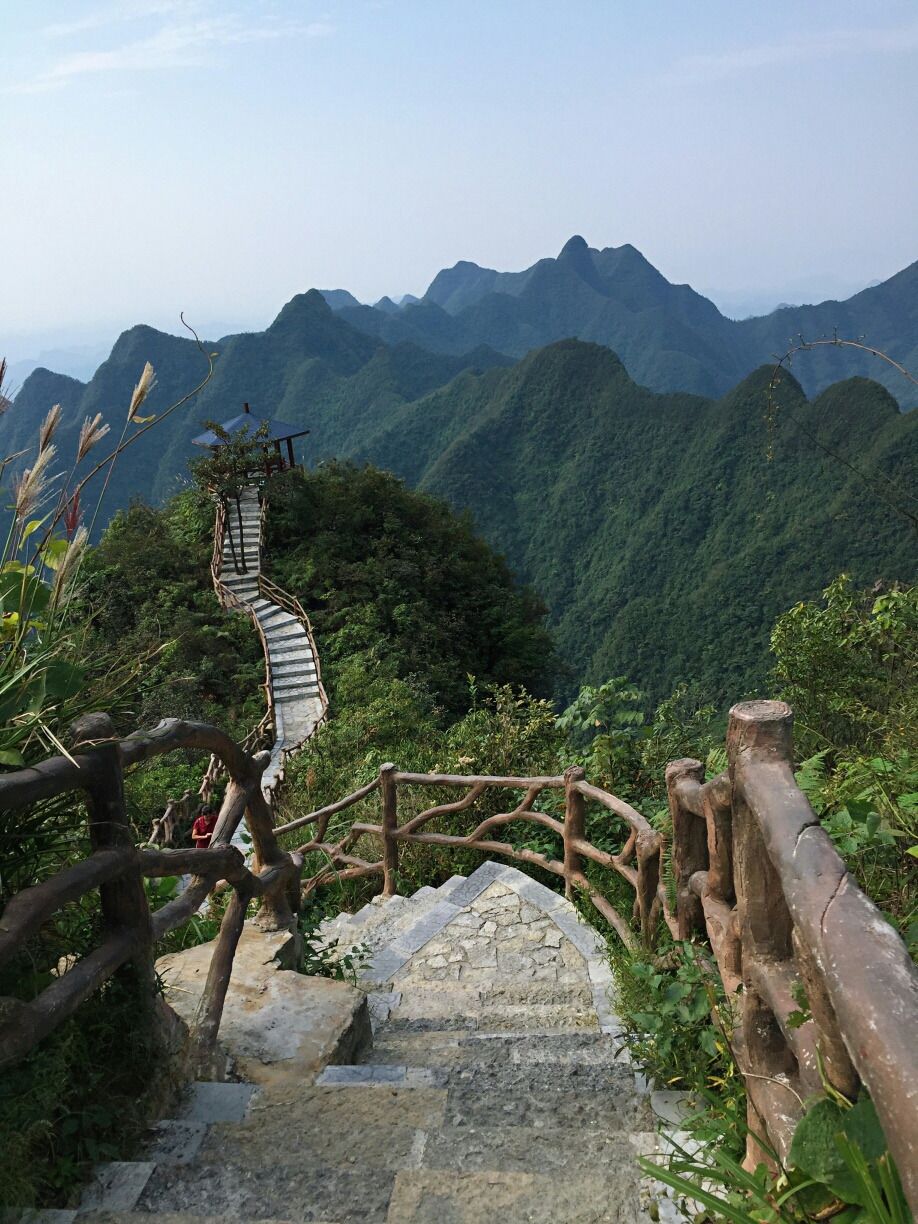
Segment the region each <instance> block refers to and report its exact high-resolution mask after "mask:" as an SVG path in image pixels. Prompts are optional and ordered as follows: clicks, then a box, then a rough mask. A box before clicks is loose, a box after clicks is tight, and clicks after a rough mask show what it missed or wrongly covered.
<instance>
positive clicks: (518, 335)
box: [332, 235, 918, 407]
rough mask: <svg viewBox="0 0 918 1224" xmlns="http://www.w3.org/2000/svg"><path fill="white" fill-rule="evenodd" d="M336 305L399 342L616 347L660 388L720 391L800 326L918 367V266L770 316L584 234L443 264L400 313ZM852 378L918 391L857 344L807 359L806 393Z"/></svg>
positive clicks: (909, 402)
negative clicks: (514, 253)
mask: <svg viewBox="0 0 918 1224" xmlns="http://www.w3.org/2000/svg"><path fill="white" fill-rule="evenodd" d="M343 301H344V299H342V298H338V297H334V298H332V302H333V308H334V309H335V310H338V311H339V313H340V315H341V317H342V318H344V319H347V320H348V322H350V323H353V324H354V326H355V327H358V328H361V329H362V330H364V331H366V332H368V333H371V334H373V335H376V336H379V337H381V338H382V339H385V340H387V341H389V342H390V343H395V342H396V341H398V340H413V341H414V342H415V343H416V344H422V345H425V346H426V347H428V348H436V349H440V350H442V351H444V352H450V353H458V352H464V351H466V350H468V349H471V348H474V347H475V346H476V345H478V344H489V345H491V347H493V348H496V349H498V350H499V351H500V352H502V353H510V354H512V355H513V356H515V357H524V356H525V355H526V354H527V353H528V352H530V351H531V350H532V349H534V348H539V347H541V346H543V345H546V344H551V343H553V342H554V341H556V340H562V339H566V338H569V337H573V336H576V337H579V339H581V340H592V341H594V342H595V343H597V344H604V345H606V346H607V347H608V348H611V349H612V350H613V351H614V352H616V353H617V354H618V356H619V357H620V358H621V359H622V361H623V362H624V364H625V368H626V369H627V371H628V373H629V374H630V375H631V377H632V378H633V379H634V380H635V382H639V383H642V384H643V385H645V386H648V387H650V388H652V389H653V390H654V391H691V392H695V393H697V394H699V395H714V396H720V395H723V394H725V393H726V392H727V391H728V390H729V389H730V388H731V387H732V386H734V385H735V384H736V383H738V382H739V381H740V379H742V378H744V377H745V376H746V375H747V374H749V373H751V371H752V370H754V369H755V368H756V366H758V365H761V363H762V362H765V361H769V360H770V359H771V357H772V355H773V354H774V353H784V352H786V351H787V349H788V348H789V347H790V345H791V344H795V343H797V337H798V336H799V335H800V334H801V333H802V334H803V335H804V336H805V337H806V339H807V340H815V339H818V338H819V337H820V336H823V335H827V336H831V335H832V334H833V332H834V330H835V329H836V328H837V329H838V334H839V335H840V336H841V337H842V338H847V339H855V338H857V337H861V336H863V337H865V339H866V342H867V343H868V344H869V345H871V346H872V347H874V348H877V349H880V350H882V351H884V352H888V353H889V355H890V356H891V357H893V358H895V360H897V361H898V362H900V364H902V365H904V366H905V367H906V369H912V370H913V369H916V368H918V263H915V264H912V265H911V266H910V267H908V268H904V269H903V270H902V271H901V272H898V273H897V274H896V275H895V276H893V277H890V279H889V280H887V281H885V282H884V283H883V284H881V285H876V286H874V287H872V288H870V289H865V290H864V291H863V292H861V293H858V294H855V295H854V297H852V298H849V299H848V301H846V302H833V301H830V302H822V303H820V304H818V305H814V306H791V307H783V308H781V309H778V310H774V311H772V312H771V314H769V315H767V316H763V317H761V318H753V319H743V320H742V321H736V320H733V319H728V318H725V317H724V316H723V315H722V314H721V313H720V311H719V310H718V309H717V307H716V306H715V305H714V304H713V302H711V301H709V300H708V299H707V298H705V297H703V296H702V295H701V294H700V293H696V291H695V290H694V289H692V287H691V286H690V285H673V284H671V283H670V282H669V281H668V280H667V279H666V278H665V277H664V276H663V275H661V273H660V272H658V271H657V269H656V268H655V267H654V266H653V265H652V264H651V263H649V262H648V260H647V259H645V258H644V256H643V255H642V254H641V252H640V251H638V250H636V248H635V247H633V246H631V245H630V244H625V245H624V246H621V247H606V248H605V249H603V250H597V249H596V248H594V247H588V246H587V244H586V242H585V241H584V240H583V238H581V237H580V236H579V235H577V236H575V237H573V238H571V239H570V241H569V242H567V243H566V244H565V246H564V248H563V250H562V251H561V252H560V254H559V255H558V257H557V259H540V260H539V261H538V262H537V263H535V264H533V265H532V267H531V268H527V269H525V271H523V272H496V271H494V269H492V268H481V267H479V266H478V265H477V264H474V263H469V262H468V261H461V262H460V263H458V264H456V265H455V266H454V267H452V268H444V269H443V271H441V272H439V273H438V274H437V276H436V277H434V279H433V281H432V282H431V284H430V287H429V288H428V290H427V292H426V294H425V295H424V297H423V299H422V300H421V301H420V302H419V303H417V304H409V305H407V306H406V307H405V308H404V309H402V310H399V311H397V312H396V313H392V312H391V311H389V310H381V309H376V308H372V307H370V306H354V305H350V304H347V305H341V306H339V305H338V302H342V303H343ZM854 375H861V376H864V377H872V378H876V379H878V380H879V381H880V382H882V383H883V384H884V386H886V387H887V388H888V389H889V390H890V391H891V392H892V393H893V395H895V396H896V398H897V399H898V400H899V402H900V403H901V404H903V405H904V406H906V407H914V406H915V405H916V404H918V388H916V387H915V386H914V385H913V384H911V383H909V382H908V381H907V380H906V379H904V378H903V377H902V376H901V375H900V374H898V373H896V371H894V370H893V368H892V367H891V366H889V365H887V364H886V363H884V362H883V361H881V360H879V359H877V358H872V357H870V356H869V354H867V353H863V352H856V351H854V350H850V349H848V350H837V349H832V350H821V351H816V352H814V353H811V354H809V355H808V356H807V357H806V358H804V359H801V361H800V363H799V377H800V381H801V383H802V385H803V387H804V389H805V390H806V393H807V395H808V396H811V397H812V396H813V395H816V394H817V393H818V392H820V391H822V390H824V389H825V388H826V387H827V386H829V384H830V383H833V382H837V381H838V380H839V379H842V378H850V377H852V376H854Z"/></svg>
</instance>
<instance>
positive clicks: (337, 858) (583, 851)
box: [275, 701, 918, 1218]
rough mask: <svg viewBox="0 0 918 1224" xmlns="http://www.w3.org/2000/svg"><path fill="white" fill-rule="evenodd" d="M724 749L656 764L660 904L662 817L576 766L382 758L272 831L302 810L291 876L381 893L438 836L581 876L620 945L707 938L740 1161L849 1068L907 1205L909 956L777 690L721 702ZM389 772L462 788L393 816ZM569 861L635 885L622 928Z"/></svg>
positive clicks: (917, 1070)
mask: <svg viewBox="0 0 918 1224" xmlns="http://www.w3.org/2000/svg"><path fill="white" fill-rule="evenodd" d="M727 753H728V760H729V768H728V769H727V770H725V771H724V772H723V773H722V774H720V775H719V776H718V777H716V778H714V779H713V780H711V781H710V782H705V769H704V766H703V765H702V764H701V763H700V762H699V761H695V760H681V761H674V762H673V763H672V764H671V765H670V766H669V767H668V769H667V772H666V780H667V789H668V792H669V801H670V812H671V816H672V825H673V836H672V847H671V863H672V872H673V876H674V883H675V894H676V906H675V912H670V908H669V905H668V902H667V895H666V888H665V887H664V883H663V880H662V879H661V874H662V860H663V853H664V849H665V839H664V838H663V836H662V834H660V833H659V832H657V831H656V830H654V829H653V828H652V827H651V826H650V824H649V823H648V822H647V820H645V818H644V817H643V816H642V815H641V814H640V812H637V811H635V809H634V808H632V807H631V806H630V805H629V804H627V803H625V802H624V801H623V800H622V799H619V798H618V797H616V796H615V795H612V794H610V793H609V792H607V791H604V790H601V789H600V788H599V787H595V786H591V785H590V784H589V783H588V782H586V780H585V779H584V776H583V771H582V770H580V769H577V768H571V769H568V770H567V772H566V773H565V774H564V776H563V777H535V778H517V777H490V776H466V775H451V774H416V773H405V772H402V771H400V770H398V769H396V767H395V766H394V765H391V764H388V765H383V766H382V768H381V770H380V773H379V776H378V777H377V778H374V779H373V781H372V782H370V783H368V784H367V785H366V786H364V787H362V788H361V789H360V790H358V791H355V792H354V793H353V794H351V795H348V796H346V797H345V798H343V799H341V800H339V801H338V802H336V803H332V804H329V805H328V806H326V807H323V808H322V809H320V810H319V811H317V812H313V813H311V814H310V815H308V816H303V817H301V818H299V819H297V820H293V821H290V822H289V823H288V824H286V825H283V826H281V827H280V828H278V829H276V830H275V832H276V833H277V834H289V833H292V832H294V831H295V830H297V829H300V828H304V827H306V826H308V825H315V829H314V831H313V837H312V839H311V840H310V841H308V842H306V843H305V844H303V845H301V846H300V847H299V848H298V853H300V854H303V855H306V854H309V853H311V852H313V851H319V852H321V853H322V854H323V856H324V857H325V858H326V860H327V864H326V865H325V866H323V867H322V868H321V869H320V870H319V871H318V872H317V873H316V874H315V875H313V876H312V877H311V878H310V879H308V880H306V881H304V883H303V888H304V890H305V891H307V892H308V891H309V890H310V889H312V888H315V887H316V886H317V885H319V884H321V883H323V882H326V881H329V880H331V879H334V878H336V877H337V878H339V879H341V878H352V879H353V878H357V877H361V876H368V875H374V874H378V875H382V877H383V893H384V894H385V895H391V894H392V893H393V892H394V891H395V881H396V874H397V871H398V856H399V850H400V848H401V847H402V846H404V845H406V844H408V843H414V844H418V845H434V846H445V847H455V848H461V849H470V850H480V851H482V852H483V853H485V854H490V855H500V856H503V857H506V858H511V859H516V860H518V861H522V862H525V863H530V864H533V865H535V866H538V867H540V868H542V870H544V871H547V872H550V873H552V874H554V875H557V876H560V877H562V878H563V879H564V883H565V892H566V894H567V895H568V896H570V895H571V894H572V892H573V890H575V889H581V890H583V892H584V893H585V894H586V896H588V897H589V899H590V901H591V902H592V904H593V905H594V906H595V908H596V909H597V910H598V911H599V912H600V913H601V914H602V915H603V917H604V918H606V920H607V921H608V922H609V923H610V925H611V926H612V927H614V929H615V930H616V931H617V932H618V933H619V935H620V936H621V938H622V939H623V940H624V942H625V943H626V944H628V945H629V946H631V947H635V946H636V945H637V944H638V941H639V940H640V942H641V943H642V944H643V945H644V946H645V947H646V948H650V947H653V946H654V944H655V941H656V937H657V933H658V929H659V926H660V923H661V921H664V922H665V923H666V925H667V926H668V928H669V930H670V932H671V934H672V936H673V938H674V939H677V940H696V939H698V938H699V937H701V938H705V939H707V941H708V942H709V943H710V947H711V949H712V951H713V953H714V956H715V958H716V961H717V965H718V969H719V972H720V976H721V978H722V980H723V985H724V989H725V991H726V994H727V996H728V997H729V998H730V999H731V1001H732V1003H733V1007H734V1012H735V1015H736V1016H738V1023H737V1024H736V1026H735V1028H734V1029H733V1032H732V1034H730V1041H731V1046H732V1049H733V1053H734V1056H735V1058H736V1062H737V1065H738V1067H739V1069H740V1070H741V1071H742V1073H743V1075H744V1077H745V1079H746V1087H747V1099H748V1102H749V1128H750V1137H749V1141H748V1151H747V1164H748V1165H749V1167H751V1168H754V1166H755V1165H756V1164H757V1163H759V1162H760V1161H761V1160H762V1159H764V1158H765V1157H764V1153H763V1152H762V1149H761V1147H760V1146H759V1144H758V1142H757V1137H758V1138H761V1139H762V1140H763V1141H766V1142H767V1143H768V1144H769V1146H770V1147H771V1148H772V1149H773V1150H774V1151H776V1152H777V1153H778V1154H779V1155H780V1156H781V1157H782V1159H783V1158H786V1156H787V1154H788V1151H789V1147H790V1140H791V1137H792V1135H793V1132H794V1128H795V1126H796V1124H797V1122H798V1121H799V1120H800V1118H801V1116H802V1113H803V1103H804V1101H806V1100H807V1098H808V1097H812V1096H813V1094H814V1093H819V1092H821V1091H822V1090H823V1081H822V1076H823V1075H825V1076H826V1077H827V1078H828V1080H829V1081H830V1083H831V1084H832V1085H834V1087H835V1088H837V1089H838V1090H839V1091H840V1092H842V1093H844V1094H845V1095H846V1096H847V1097H848V1098H849V1099H852V1100H853V1099H854V1098H855V1097H856V1096H857V1093H858V1091H859V1088H860V1086H861V1084H864V1085H866V1086H867V1087H868V1088H869V1090H870V1093H871V1095H872V1097H873V1100H874V1102H875V1104H876V1108H877V1112H878V1113H879V1116H880V1121H881V1122H882V1124H883V1129H884V1131H885V1133H886V1136H887V1139H888V1141H889V1145H890V1150H891V1152H892V1154H893V1157H894V1159H895V1161H896V1164H897V1166H898V1168H899V1171H900V1174H901V1176H902V1181H903V1186H904V1188H905V1192H906V1195H907V1197H908V1199H909V1202H910V1203H911V1205H912V1208H913V1210H914V1211H915V1214H916V1218H918V971H916V968H915V965H914V963H913V961H912V960H911V958H910V957H909V955H908V952H907V950H906V948H905V945H904V944H903V942H902V940H901V939H900V938H899V936H898V935H897V933H896V931H895V930H894V929H893V927H892V926H890V925H889V923H887V922H886V921H885V920H884V918H883V916H882V914H881V913H880V912H879V910H878V909H877V908H876V906H875V905H874V904H873V902H872V901H870V899H869V898H868V897H867V896H865V894H864V893H863V892H862V891H861V890H860V889H859V888H858V886H857V884H856V883H855V881H854V879H853V877H852V876H851V875H850V874H849V873H848V872H847V871H846V868H845V866H844V863H843V862H842V860H841V859H840V858H839V856H838V854H837V852H836V851H835V848H834V846H833V845H832V842H831V840H830V838H829V836H828V834H827V833H826V832H825V830H824V829H823V828H822V827H821V825H820V823H819V820H818V818H817V817H816V815H815V813H814V812H813V809H812V807H811V806H810V804H809V801H808V800H807V798H806V796H805V795H804V794H803V793H802V791H801V790H800V789H799V787H798V786H797V784H796V782H795V779H794V773H793V715H792V713H791V710H790V708H789V707H788V706H786V705H785V704H784V703H783V702H776V701H761V702H744V703H741V704H740V705H737V706H734V708H733V709H732V711H731V713H730V727H729V733H728V738H727ZM406 786H410V787H437V788H444V789H447V790H462V791H464V792H465V793H464V794H463V795H462V796H461V797H460V798H458V799H456V800H455V801H452V802H446V803H441V804H439V805H437V806H433V807H428V808H426V809H425V810H424V811H422V812H420V813H419V814H418V815H415V816H412V817H411V818H410V819H408V820H405V821H404V822H403V823H401V824H400V823H399V814H398V797H399V791H400V789H401V788H403V787H406ZM494 788H502V789H505V790H509V791H515V792H517V793H520V792H522V795H523V797H522V799H520V800H519V801H518V802H516V803H515V806H512V807H511V805H509V804H508V805H507V806H508V809H509V810H507V811H506V812H502V813H499V814H496V815H492V816H487V817H486V818H485V819H483V820H480V821H479V822H477V823H476V825H475V827H474V828H473V829H472V830H471V832H469V833H468V834H467V835H466V836H459V835H454V834H446V833H438V832H424V831H423V829H424V826H426V825H428V824H429V823H430V822H431V821H433V820H434V819H436V818H437V817H440V816H451V815H455V814H457V813H460V812H466V811H470V809H472V808H473V807H474V805H475V803H476V801H477V800H478V799H480V798H481V797H482V796H483V795H484V794H485V793H486V792H487V791H489V790H492V789H494ZM376 790H380V791H381V804H380V820H379V822H378V823H367V822H363V821H357V822H354V823H353V824H352V825H351V826H350V828H348V829H347V830H346V832H344V835H343V836H341V837H339V838H338V840H335V841H329V840H326V839H327V834H328V829H329V825H330V822H331V820H332V818H333V817H334V816H336V815H338V814H339V813H341V812H343V811H345V810H346V809H347V808H350V807H352V806H354V805H355V804H357V803H360V802H361V801H362V800H364V799H366V798H368V797H369V796H370V795H371V794H372V793H373V792H374V791H376ZM562 790H563V791H564V794H565V814H564V820H563V821H561V820H558V819H556V818H555V817H554V816H552V815H549V814H547V813H545V812H540V811H538V810H536V807H535V804H536V801H537V800H538V798H539V796H540V795H542V794H544V793H545V792H547V791H562ZM585 801H592V802H595V803H598V804H600V805H601V806H603V807H605V808H606V809H607V810H608V811H610V812H614V813H615V814H616V815H618V816H620V817H621V818H622V819H623V820H624V821H625V822H626V823H627V826H628V830H629V832H628V835H627V838H626V840H625V844H624V845H623V847H622V849H621V850H620V851H619V852H618V853H617V854H610V853H609V852H608V851H605V850H601V849H599V848H598V847H596V846H593V845H592V844H591V843H590V842H589V841H588V840H587V838H586V836H585V821H584V806H583V805H584V802H585ZM518 821H521V822H528V823H530V824H535V825H538V826H541V827H543V828H547V829H550V830H551V831H552V832H554V833H556V834H558V836H559V837H560V838H561V839H562V842H563V847H564V854H563V860H559V859H551V858H549V857H548V856H547V855H546V854H542V853H539V852H537V851H534V850H530V849H528V848H526V847H522V846H516V845H512V844H510V843H508V842H505V841H499V840H496V838H495V837H494V834H495V833H496V831H497V830H498V829H500V828H503V827H504V826H506V825H509V824H513V823H515V822H518ZM336 836H337V835H336ZM367 837H372V838H376V839H378V840H379V842H380V844H381V849H382V853H381V857H380V858H379V859H376V860H373V861H370V860H369V859H365V858H361V857H358V856H357V855H356V854H355V853H354V849H355V847H356V843H357V842H359V841H360V839H361V838H367ZM586 862H593V863H597V864H599V865H600V866H602V867H606V868H611V869H612V870H614V871H617V872H618V873H619V875H621V876H623V877H624V878H625V879H626V880H627V881H628V882H629V884H630V885H631V886H632V887H633V888H634V890H635V901H634V908H633V914H632V918H633V919H634V921H635V924H636V926H637V928H638V930H637V932H635V931H634V930H633V929H632V923H631V922H630V921H628V920H626V918H625V917H624V916H623V915H622V914H621V913H619V911H618V910H617V909H616V908H615V907H614V906H613V905H612V904H611V903H610V902H609V901H608V900H607V899H606V898H605V897H604V896H602V894H601V892H600V891H599V889H598V887H597V885H596V884H595V883H594V882H593V881H592V880H591V879H588V878H587V876H586V874H585V871H584V864H585V863H586ZM798 982H799V983H801V984H802V985H803V987H804V988H805V990H806V995H807V999H808V1002H809V1007H810V1010H811V1013H812V1019H811V1020H808V1021H806V1022H805V1023H803V1024H802V1025H800V1026H799V1027H796V1028H795V1027H792V1026H791V1025H790V1024H789V1023H788V1017H789V1015H790V1013H791V1012H792V1011H794V1010H797V1008H798V1004H797V1003H796V1001H795V1000H794V997H793V993H792V988H793V987H794V986H795V984H796V983H798ZM719 1018H720V1019H721V1020H723V1019H724V1017H723V1016H721V1017H719ZM820 1068H821V1070H820Z"/></svg>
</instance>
